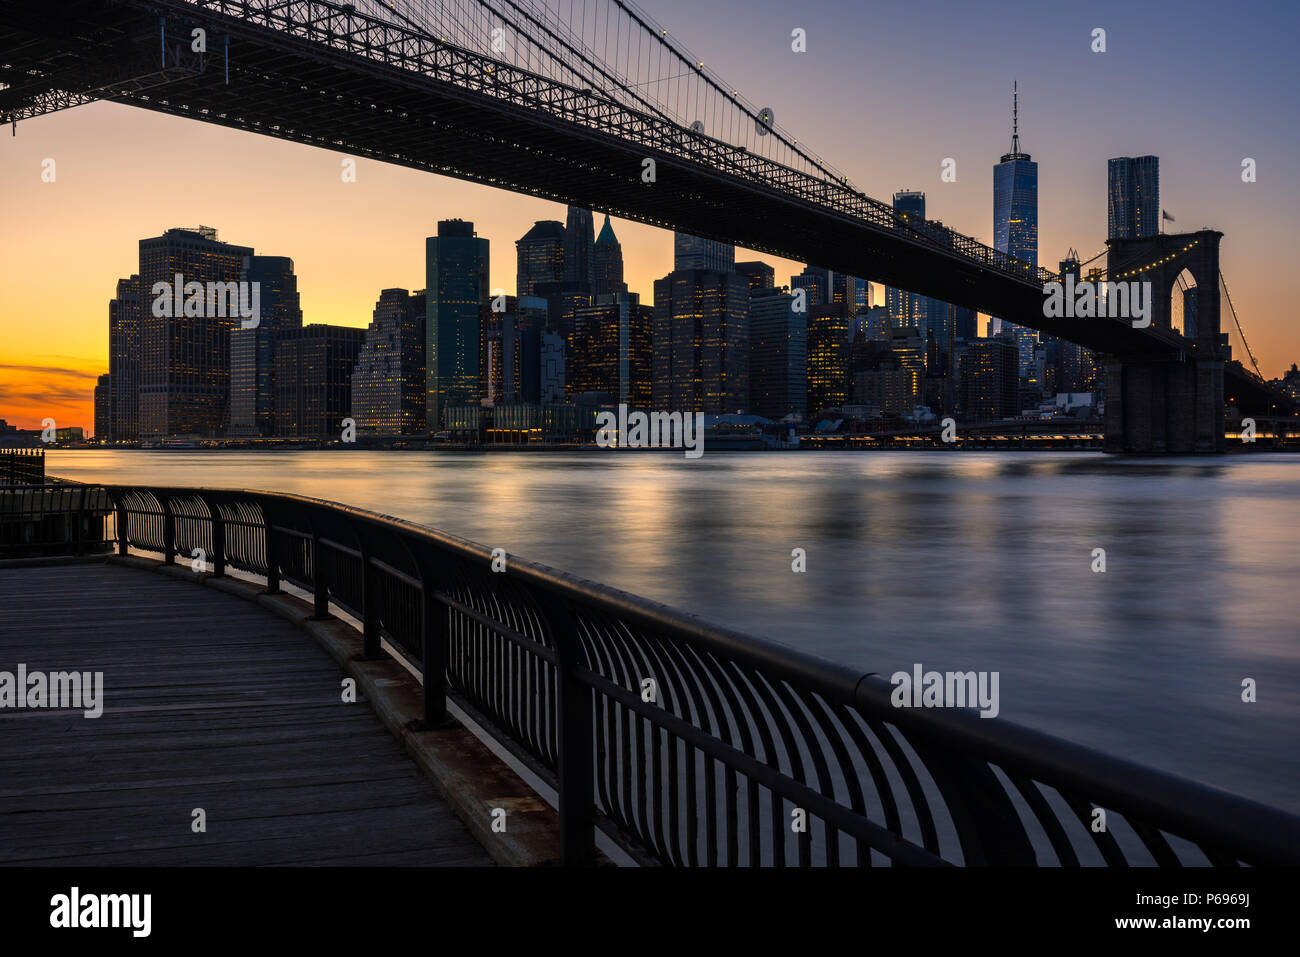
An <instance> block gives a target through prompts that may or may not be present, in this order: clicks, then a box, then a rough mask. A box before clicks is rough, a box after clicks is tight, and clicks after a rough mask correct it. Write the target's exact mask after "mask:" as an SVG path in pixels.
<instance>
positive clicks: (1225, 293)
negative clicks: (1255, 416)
mask: <svg viewBox="0 0 1300 957" xmlns="http://www.w3.org/2000/svg"><path fill="white" fill-rule="evenodd" d="M1219 285H1220V286H1222V287H1223V298H1224V299H1226V300H1227V302H1228V311H1229V312H1231V313H1232V321H1233V322H1234V323H1235V324H1236V326H1237V335H1239V336H1241V344H1242V345H1243V346H1245V347H1246V355H1247V356H1248V357H1249V359H1250V364H1251V365H1252V366H1254V368H1255V375H1257V376H1259V377H1260V378H1261V379H1262V378H1264V373H1262V372H1260V371H1259V363H1258V362H1256V361H1255V353H1253V352H1251V351H1250V343H1249V342H1247V341H1246V330H1245V329H1243V328H1242V327H1241V320H1240V319H1238V318H1237V309H1236V307H1235V306H1234V305H1233V304H1232V294H1231V293H1229V292H1228V280H1227V279H1225V278H1224V277H1223V270H1222V269H1220V270H1219Z"/></svg>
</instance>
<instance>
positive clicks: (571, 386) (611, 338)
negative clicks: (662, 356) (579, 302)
mask: <svg viewBox="0 0 1300 957" xmlns="http://www.w3.org/2000/svg"><path fill="white" fill-rule="evenodd" d="M601 298H602V300H603V301H602V302H600V303H598V304H597V305H594V306H583V307H582V308H580V309H579V310H578V314H577V317H576V322H575V328H574V334H573V350H572V352H571V353H570V356H571V361H570V371H569V373H568V375H567V376H566V380H565V383H566V386H567V387H568V392H569V394H570V396H573V397H577V396H580V395H585V394H587V393H602V394H604V395H607V396H609V400H610V402H611V403H618V402H621V403H625V404H626V405H627V406H628V408H633V409H649V408H650V402H651V398H652V395H651V390H650V378H651V369H652V367H653V364H654V354H653V352H652V351H651V339H652V336H653V329H654V307H653V306H649V305H642V304H641V297H640V296H638V295H637V294H636V293H634V292H631V293H627V292H625V293H620V294H619V296H618V297H617V298H616V299H611V298H610V297H601Z"/></svg>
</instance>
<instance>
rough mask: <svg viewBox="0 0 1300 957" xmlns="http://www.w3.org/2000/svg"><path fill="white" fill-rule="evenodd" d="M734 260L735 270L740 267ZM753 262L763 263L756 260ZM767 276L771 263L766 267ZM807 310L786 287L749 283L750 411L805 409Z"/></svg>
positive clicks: (781, 413) (774, 414)
mask: <svg viewBox="0 0 1300 957" xmlns="http://www.w3.org/2000/svg"><path fill="white" fill-rule="evenodd" d="M741 265H748V264H744V263H742V264H739V265H737V269H738V270H739V268H740V266H741ZM758 265H762V264H761V263H760V264H758ZM767 271H768V275H769V277H770V275H771V272H772V270H771V267H767ZM807 317H808V314H807V312H796V311H795V310H794V296H793V295H792V294H791V293H789V292H788V291H787V290H785V289H773V288H770V287H769V288H761V287H760V288H758V289H755V288H754V287H753V286H752V285H751V286H750V292H749V411H750V412H752V413H754V414H755V415H762V416H766V417H767V418H769V419H782V418H785V417H786V416H787V415H795V416H798V417H800V418H802V417H803V416H804V415H806V414H807V412H808V377H807V364H808V360H807V331H808V321H807Z"/></svg>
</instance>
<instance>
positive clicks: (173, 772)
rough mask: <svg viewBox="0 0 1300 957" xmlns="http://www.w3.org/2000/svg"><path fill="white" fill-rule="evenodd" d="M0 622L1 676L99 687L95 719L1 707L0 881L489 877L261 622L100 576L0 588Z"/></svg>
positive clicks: (301, 648) (392, 743)
mask: <svg viewBox="0 0 1300 957" xmlns="http://www.w3.org/2000/svg"><path fill="white" fill-rule="evenodd" d="M0 608H3V609H4V618H3V621H2V622H0V662H3V664H0V668H4V669H6V670H13V669H14V668H15V667H16V666H17V665H18V664H19V663H23V664H25V665H26V666H27V669H28V670H29V671H37V670H39V671H43V672H47V673H48V672H52V671H59V670H69V671H72V670H75V671H80V672H86V671H90V672H94V671H102V672H103V694H102V702H101V703H102V705H103V713H102V715H101V716H100V717H98V718H86V717H84V716H83V714H82V712H81V711H80V710H71V709H68V710H48V709H46V710H10V709H7V708H6V709H4V710H0V865H4V866H14V865H46V866H50V865H75V866H85V865H92V866H94V865H133V866H143V865H167V866H183V865H205V866H213V865H294V864H298V865H419V866H429V865H487V864H491V863H492V861H491V859H490V858H489V856H488V854H487V852H486V851H485V850H484V849H483V847H482V846H481V845H480V844H479V842H478V841H477V840H476V839H475V838H474V836H473V835H471V833H470V831H469V830H468V829H467V828H466V827H465V825H464V824H462V823H461V821H460V820H459V819H458V818H457V816H456V815H455V814H454V813H453V811H452V809H451V808H450V807H449V806H448V805H447V803H446V802H445V801H444V800H443V799H442V798H440V797H439V795H438V792H437V791H436V790H435V788H434V786H433V784H432V783H431V782H430V781H429V780H428V779H427V778H426V777H425V776H424V775H422V774H421V773H420V770H419V769H418V768H417V767H416V765H415V763H414V762H413V761H412V760H411V759H410V758H409V757H408V756H407V755H406V754H404V753H403V750H402V747H401V745H400V744H399V743H398V741H397V740H396V739H394V738H393V737H392V736H391V735H390V734H389V733H388V731H387V730H386V729H385V727H384V725H383V724H382V722H381V721H380V719H379V718H378V717H377V716H376V715H375V713H374V712H373V711H372V710H371V708H370V707H369V706H368V704H367V702H366V700H365V699H364V698H363V697H362V694H361V691H360V690H358V695H357V701H356V703H353V704H348V703H344V702H343V700H342V697H343V696H342V693H341V687H342V681H343V672H342V671H340V669H339V666H338V665H337V664H336V663H335V661H334V660H332V659H331V657H330V655H329V654H328V653H327V652H326V651H325V650H324V649H323V648H321V647H320V646H319V645H317V644H316V643H315V642H314V641H312V640H311V638H309V637H308V636H307V635H305V634H304V633H303V631H301V630H300V629H299V628H296V627H294V625H293V624H292V623H290V622H289V621H286V620H285V619H283V618H281V617H279V616H277V615H275V614H272V613H270V612H269V611H268V610H267V609H266V608H263V607H261V606H259V605H256V604H253V603H250V602H247V601H243V600H241V599H239V598H237V597H235V596H233V595H229V594H223V593H222V592H220V591H218V590H216V589H212V588H202V587H198V586H196V585H193V584H190V583H186V582H179V581H175V580H172V579H169V578H167V577H164V576H162V575H158V574H153V573H150V572H147V571H142V570H139V569H136V568H131V567H125V566H122V565H111V564H102V563H82V564H75V565H67V566H57V567H25V568H7V569H5V570H3V571H0ZM196 808H202V809H203V812H204V815H205V817H206V822H205V823H206V831H205V832H202V833H197V832H196V831H195V830H194V821H195V813H194V812H195V809H196Z"/></svg>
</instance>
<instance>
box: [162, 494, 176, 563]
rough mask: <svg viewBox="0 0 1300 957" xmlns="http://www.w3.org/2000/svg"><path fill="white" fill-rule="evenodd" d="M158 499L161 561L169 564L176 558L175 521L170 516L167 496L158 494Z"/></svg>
mask: <svg viewBox="0 0 1300 957" xmlns="http://www.w3.org/2000/svg"><path fill="white" fill-rule="evenodd" d="M158 501H159V503H160V504H161V505H162V510H163V561H164V562H165V563H166V564H168V565H171V564H173V563H174V561H175V558H176V545H175V537H176V521H175V519H174V518H173V517H172V506H171V502H170V501H169V500H168V499H167V496H166V495H159V497H158Z"/></svg>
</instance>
